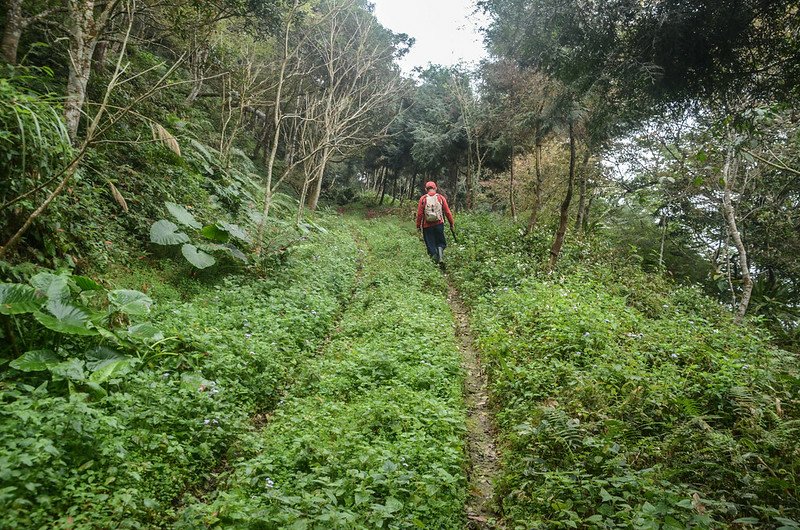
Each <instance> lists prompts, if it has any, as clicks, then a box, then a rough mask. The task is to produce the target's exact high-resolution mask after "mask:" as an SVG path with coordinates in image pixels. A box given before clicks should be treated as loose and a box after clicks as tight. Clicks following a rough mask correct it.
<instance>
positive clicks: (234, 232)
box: [217, 221, 253, 243]
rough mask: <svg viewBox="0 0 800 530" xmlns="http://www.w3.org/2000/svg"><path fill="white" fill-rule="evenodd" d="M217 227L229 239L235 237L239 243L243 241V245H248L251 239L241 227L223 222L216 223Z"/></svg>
mask: <svg viewBox="0 0 800 530" xmlns="http://www.w3.org/2000/svg"><path fill="white" fill-rule="evenodd" d="M217 226H218V227H219V228H221V229H222V230H225V231H226V232H228V233H229V234H230V235H231V237H235V238H236V239H238V240H240V241H244V242H245V243H250V242H252V241H253V239H252V238H251V237H250V234H248V233H247V232H245V231H244V229H242V227H240V226H239V225H235V224H233V223H226V222H225V221H220V222H218V223H217Z"/></svg>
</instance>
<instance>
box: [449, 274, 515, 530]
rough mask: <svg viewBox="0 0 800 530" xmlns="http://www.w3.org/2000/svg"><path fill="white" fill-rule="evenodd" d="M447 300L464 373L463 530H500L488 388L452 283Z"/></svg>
mask: <svg viewBox="0 0 800 530" xmlns="http://www.w3.org/2000/svg"><path fill="white" fill-rule="evenodd" d="M447 300H448V302H449V303H450V307H451V309H452V311H453V316H454V317H455V320H456V336H457V337H458V341H459V347H460V349H461V354H462V359H463V361H462V363H463V366H464V370H465V372H466V380H465V382H464V398H465V401H466V404H467V414H468V417H467V451H468V453H469V464H470V469H469V483H470V491H469V498H468V499H467V505H466V512H467V527H466V528H467V529H473V530H484V529H494V528H497V529H501V528H502V524H501V522H500V518H499V517H498V516H497V514H496V513H495V503H494V499H493V497H494V486H493V483H494V479H495V477H496V476H497V475H498V473H499V470H500V465H499V459H498V456H497V449H496V447H495V428H494V424H493V421H492V415H491V411H490V408H489V390H488V386H487V380H486V373H485V372H484V370H483V367H482V366H481V360H480V356H479V355H478V352H477V350H476V349H475V347H474V346H473V339H472V334H471V333H470V329H469V319H468V310H467V308H466V307H465V306H464V304H463V302H462V301H461V297H460V296H459V294H458V292H457V291H456V290H455V288H453V286H452V285H449V287H448V295H447Z"/></svg>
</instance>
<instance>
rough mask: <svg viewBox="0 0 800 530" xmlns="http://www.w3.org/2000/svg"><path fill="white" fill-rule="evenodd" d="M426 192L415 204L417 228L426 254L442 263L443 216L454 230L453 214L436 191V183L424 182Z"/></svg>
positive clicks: (445, 243)
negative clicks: (426, 251) (416, 204)
mask: <svg viewBox="0 0 800 530" xmlns="http://www.w3.org/2000/svg"><path fill="white" fill-rule="evenodd" d="M425 189H426V190H427V193H426V194H425V195H423V196H422V197H420V198H419V205H418V206H417V230H418V231H421V232H422V238H423V239H424V240H425V246H426V247H428V254H430V256H431V258H433V260H434V261H435V262H436V263H443V261H442V258H444V249H445V248H446V247H447V241H445V239H444V217H445V216H447V220H448V222H449V223H450V230H452V231H453V232H455V222H454V221H453V214H452V213H451V212H450V208H449V207H448V206H447V199H445V198H444V196H443V195H440V194H438V193H436V183H435V182H427V183H426V184H425Z"/></svg>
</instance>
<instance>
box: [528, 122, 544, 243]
mask: <svg viewBox="0 0 800 530" xmlns="http://www.w3.org/2000/svg"><path fill="white" fill-rule="evenodd" d="M536 137H537V140H536V146H534V148H533V167H534V169H535V170H536V183H535V184H534V186H533V211H531V216H530V218H529V219H528V228H526V229H525V233H526V234H530V233H531V232H532V231H533V229H534V227H536V223H537V222H538V221H539V210H540V209H541V207H542V184H543V182H542V143H541V142H540V141H539V140H538V137H539V132H538V131H537V132H536Z"/></svg>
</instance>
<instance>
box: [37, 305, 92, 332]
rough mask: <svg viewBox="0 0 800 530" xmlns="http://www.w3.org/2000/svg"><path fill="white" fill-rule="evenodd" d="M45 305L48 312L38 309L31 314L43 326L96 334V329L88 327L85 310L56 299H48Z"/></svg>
mask: <svg viewBox="0 0 800 530" xmlns="http://www.w3.org/2000/svg"><path fill="white" fill-rule="evenodd" d="M46 307H47V311H48V312H49V313H50V314H47V313H42V312H40V311H37V312H36V313H34V314H33V316H34V317H36V320H38V321H39V322H40V323H41V324H42V325H43V326H44V327H46V328H49V329H52V330H53V331H58V332H59V333H69V334H72V335H97V333H98V332H97V330H96V329H94V328H90V327H88V325H89V324H90V315H89V313H88V312H87V311H84V310H83V309H81V308H79V307H76V306H74V305H71V304H65V303H64V302H59V301H56V300H51V301H49V302H48V303H47V306H46Z"/></svg>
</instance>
